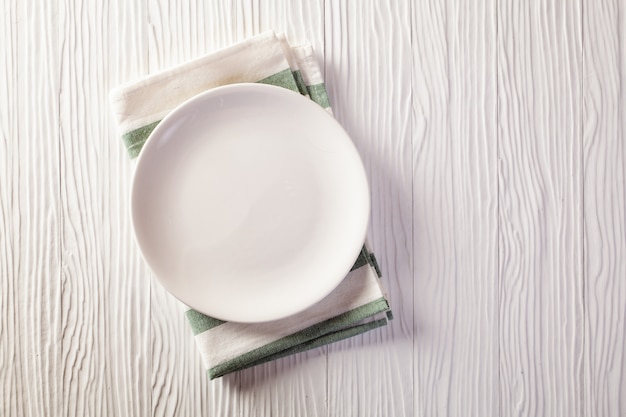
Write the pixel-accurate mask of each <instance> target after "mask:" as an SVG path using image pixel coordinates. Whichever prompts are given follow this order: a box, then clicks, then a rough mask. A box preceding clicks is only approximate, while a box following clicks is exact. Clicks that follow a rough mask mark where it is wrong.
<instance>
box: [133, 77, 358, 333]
mask: <svg viewBox="0 0 626 417" xmlns="http://www.w3.org/2000/svg"><path fill="white" fill-rule="evenodd" d="M131 206H132V220H133V227H134V230H135V234H136V237H137V242H138V244H139V247H140V248H141V252H142V254H143V256H144V259H145V261H146V262H147V264H148V265H149V266H150V268H151V269H152V271H153V272H154V274H155V275H156V277H157V278H158V280H159V281H160V282H161V283H162V284H163V286H164V287H165V288H166V289H167V290H168V291H169V292H170V293H172V294H173V295H174V296H175V297H177V298H178V299H180V300H181V301H182V302H184V303H185V304H187V305H189V306H190V307H192V308H194V309H196V310H198V311H200V312H203V313H205V314H208V315H210V316H213V317H216V318H219V319H222V320H227V321H239V322H259V321H268V320H275V319H279V318H283V317H285V316H288V315H291V314H294V313H297V312H299V311H301V310H303V309H306V308H307V307H309V306H311V305H313V304H314V303H316V302H318V301H319V300H321V299H322V298H323V297H324V296H326V295H327V294H329V293H330V292H331V291H332V290H333V289H334V288H335V287H336V286H337V285H338V284H339V283H340V282H341V280H342V279H343V278H344V276H345V275H346V274H347V273H348V272H349V270H350V268H351V266H352V265H353V263H354V261H355V260H356V258H357V257H358V254H359V251H360V249H361V246H362V245H363V242H364V239H365V233H366V228H367V222H368V216H369V192H368V185H367V180H366V176H365V171H364V169H363V164H362V162H361V160H360V158H359V155H358V153H357V151H356V149H355V147H354V145H353V144H352V141H351V140H350V138H349V137H348V135H347V134H346V132H345V131H344V130H343V129H342V128H341V126H340V125H339V124H338V123H337V122H336V121H335V119H334V118H333V117H331V116H330V115H329V114H328V113H327V112H326V111H324V110H323V109H322V108H321V107H320V106H318V105H317V104H315V103H314V102H312V101H311V100H309V99H307V98H305V97H303V96H301V95H299V94H297V93H294V92H292V91H289V90H287V89H284V88H280V87H273V86H268V85H261V84H236V85H231V86H225V87H220V88H216V89H213V90H209V91H207V92H205V93H203V94H200V95H198V96H196V97H194V98H192V99H190V100H189V101H187V102H185V103H184V104H182V105H181V106H179V107H178V108H177V109H176V110H174V111H173V112H172V113H170V114H169V115H168V116H167V117H166V118H165V119H163V121H162V122H161V123H159V125H158V126H157V127H156V129H155V130H154V131H153V132H152V134H151V135H150V137H149V139H148V141H147V142H146V144H145V145H144V147H143V149H142V151H141V154H140V155H139V158H138V161H137V167H136V171H135V175H134V180H133V187H132V196H131Z"/></svg>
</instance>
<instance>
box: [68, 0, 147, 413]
mask: <svg viewBox="0 0 626 417" xmlns="http://www.w3.org/2000/svg"><path fill="white" fill-rule="evenodd" d="M57 6H58V10H57V13H58V16H59V33H58V37H59V43H60V53H61V68H62V69H63V71H62V77H61V86H60V89H59V94H60V95H59V96H57V100H59V103H60V112H61V119H60V127H61V144H62V146H61V154H60V162H58V161H57V163H60V167H61V187H60V193H61V200H62V215H63V227H62V229H61V239H62V242H61V243H62V262H63V273H62V279H63V283H62V285H63V290H62V291H63V292H62V299H61V302H60V303H59V304H57V305H56V308H58V309H59V310H60V311H61V312H62V322H63V334H62V340H61V343H62V360H61V361H60V363H59V364H58V365H57V366H58V368H59V371H60V372H61V377H62V384H63V387H62V390H60V391H59V393H58V394H59V395H60V396H61V398H62V401H63V405H62V408H63V414H65V415H98V416H100V415H102V416H109V415H120V416H130V415H148V414H149V412H150V396H149V394H150V386H149V369H150V362H149V359H148V358H149V357H150V354H149V353H150V345H149V329H150V326H149V313H150V309H149V302H150V285H149V280H148V271H147V268H146V267H145V266H144V265H143V262H141V259H140V256H139V253H138V251H137V248H136V246H135V243H134V239H133V237H132V231H131V225H130V216H129V215H128V212H129V211H128V210H129V208H128V207H129V199H128V197H129V186H130V178H131V168H132V165H131V164H130V163H129V160H128V157H127V155H126V152H125V150H124V147H123V145H122V144H121V143H120V139H119V137H118V135H117V130H116V126H115V122H114V120H113V117H112V112H111V108H110V105H109V102H108V93H109V91H110V90H111V89H112V88H114V87H116V86H117V85H118V84H119V83H121V82H123V81H126V80H127V79H128V77H136V76H139V75H141V74H142V73H144V72H145V70H146V68H147V61H146V58H147V49H146V48H147V45H146V26H145V21H146V10H145V8H144V7H143V6H142V5H141V4H138V3H133V2H123V1H116V0H111V1H105V2H89V3H83V2H81V1H70V2H65V3H59V4H58V5H57Z"/></svg>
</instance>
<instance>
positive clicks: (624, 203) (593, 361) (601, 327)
mask: <svg viewBox="0 0 626 417" xmlns="http://www.w3.org/2000/svg"><path fill="white" fill-rule="evenodd" d="M583 11H584V13H583V43H584V61H583V80H584V83H583V106H584V109H583V117H582V123H583V155H584V156H583V159H584V182H583V190H584V205H583V210H584V257H583V265H584V273H585V287H584V289H585V292H584V293H585V365H584V387H585V392H584V403H585V408H584V414H585V415H587V416H626V218H625V215H624V213H625V208H626V190H625V186H626V185H625V182H624V180H625V178H626V146H625V143H624V141H625V140H626V97H625V87H624V80H626V44H625V43H624V40H625V39H626V4H625V2H623V1H597V2H588V3H586V4H585V6H584V10H583Z"/></svg>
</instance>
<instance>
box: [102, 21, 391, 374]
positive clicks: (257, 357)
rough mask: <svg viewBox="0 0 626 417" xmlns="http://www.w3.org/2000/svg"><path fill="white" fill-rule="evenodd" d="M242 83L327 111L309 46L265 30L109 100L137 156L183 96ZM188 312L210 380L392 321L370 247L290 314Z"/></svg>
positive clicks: (118, 92)
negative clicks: (225, 317) (261, 319)
mask: <svg viewBox="0 0 626 417" xmlns="http://www.w3.org/2000/svg"><path fill="white" fill-rule="evenodd" d="M240 82H260V83H266V84H272V85H276V86H281V87H284V88H288V89H291V90H294V91H297V92H299V93H300V94H302V95H305V96H308V97H310V98H311V100H313V101H315V102H316V103H318V104H319V105H320V106H322V107H324V108H325V109H326V110H327V111H328V112H331V113H332V111H331V109H330V105H329V102H328V96H327V94H326V88H325V86H324V80H323V78H322V73H321V71H320V69H319V66H318V64H317V61H316V59H315V56H314V54H313V48H312V47H311V46H310V45H304V46H300V47H295V48H292V47H291V46H290V45H289V44H288V43H287V42H286V40H285V39H284V37H283V36H278V35H276V34H275V33H274V32H268V33H264V34H261V35H258V36H255V37H253V38H250V39H248V40H246V41H243V42H240V43H237V44H235V45H233V46H230V47H228V48H225V49H222V50H220V51H217V52H214V53H212V54H209V55H207V56H204V57H201V58H198V59H195V60H193V61H190V62H187V63H185V64H183V65H181V66H178V67H175V68H172V69H169V70H166V71H163V72H160V73H158V74H154V75H150V76H148V77H146V78H144V79H143V80H140V81H137V82H133V83H131V84H128V85H125V86H122V87H120V88H118V89H116V90H114V91H113V92H112V93H111V102H112V106H113V109H114V112H115V115H116V116H117V119H118V123H119V130H120V132H121V134H122V141H123V143H124V145H125V146H126V149H127V150H128V153H129V155H130V157H131V158H135V157H136V156H137V155H139V152H140V151H141V147H142V146H143V144H144V143H145V141H146V140H147V138H148V136H149V135H150V132H152V130H153V129H154V127H155V126H156V125H157V124H158V123H159V121H160V120H162V119H163V117H165V115H167V114H168V113H169V112H170V111H172V110H173V109H174V108H175V107H177V106H178V105H179V104H181V103H182V102H183V101H185V100H187V99H189V98H191V97H193V96H195V95H197V94H199V93H201V92H203V91H206V90H208V89H210V88H213V87H217V86H221V85H225V84H232V83H240ZM185 310H186V312H185V314H186V316H187V319H188V321H189V324H190V326H191V329H192V331H193V333H194V336H195V339H196V343H197V345H198V348H199V351H200V354H201V356H202V360H203V363H204V365H205V367H206V369H207V371H208V374H209V377H210V378H211V379H213V378H217V377H219V376H222V375H224V374H227V373H230V372H234V371H237V370H240V369H244V368H247V367H250V366H254V365H257V364H260V363H263V362H267V361H270V360H273V359H276V358H279V357H282V356H286V355H290V354H293V353H296V352H301V351H304V350H307V349H312V348H315V347H319V346H323V345H325V344H328V343H332V342H335V341H338V340H341V339H345V338H348V337H352V336H355V335H357V334H361V333H363V332H366V331H368V330H371V329H374V328H376V327H380V326H382V325H385V324H386V323H387V320H388V319H391V311H390V309H389V303H388V301H387V298H386V296H385V293H384V290H383V287H382V285H381V281H380V270H379V268H378V265H377V263H376V259H375V257H374V255H373V254H372V253H371V252H370V251H369V249H368V247H367V245H364V246H363V249H362V251H361V254H360V256H359V258H358V259H357V260H356V263H355V264H354V267H353V268H352V270H351V271H350V272H349V273H348V275H347V276H346V277H345V279H344V280H343V281H342V282H341V283H340V284H339V286H338V287H337V288H336V289H335V290H334V291H333V292H332V293H331V294H330V295H328V296H327V297H326V298H325V299H323V300H322V301H320V302H319V303H317V304H316V305H314V306H313V307H310V308H309V309H307V310H305V311H303V312H301V313H298V314H296V315H293V316H291V317H287V318H284V319H281V320H276V321H271V322H265V323H254V324H248V323H234V322H224V321H221V320H218V319H215V318H212V317H209V316H206V315H204V314H202V313H200V312H198V311H195V310H192V309H190V308H188V307H185Z"/></svg>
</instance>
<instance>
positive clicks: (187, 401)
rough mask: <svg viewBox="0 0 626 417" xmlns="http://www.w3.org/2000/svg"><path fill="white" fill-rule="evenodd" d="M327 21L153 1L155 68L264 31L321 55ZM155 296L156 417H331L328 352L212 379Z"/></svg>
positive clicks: (265, 10) (309, 11) (271, 10)
mask: <svg viewBox="0 0 626 417" xmlns="http://www.w3.org/2000/svg"><path fill="white" fill-rule="evenodd" d="M323 16H324V13H323V3H322V2H321V1H312V2H302V3H297V2H290V1H288V0H284V1H274V2H271V3H270V2H263V1H236V2H225V1H218V2H210V3H207V4H204V2H190V3H184V4H173V3H171V2H168V1H158V2H151V3H150V5H149V21H150V32H149V39H150V41H149V45H150V46H149V61H150V71H151V72H153V71H157V70H160V69H163V68H166V67H169V66H172V65H176V64H179V63H181V62H184V61H186V60H189V59H191V58H195V57H197V56H199V55H202V54H205V53H208V52H211V51H213V50H216V49H218V48H221V47H225V46H228V45H230V44H232V43H234V42H237V41H240V40H243V39H246V38H248V37H250V36H253V35H255V34H258V33H261V32H263V31H267V30H276V31H277V32H284V33H285V34H286V35H287V37H288V39H289V40H290V41H291V42H292V43H294V44H298V43H301V42H303V41H310V42H311V43H312V44H313V46H314V48H315V49H316V51H317V54H318V55H319V56H320V57H323V53H324V48H323V46H324V42H323V39H324V37H323V27H324V26H323V25H324V21H323ZM151 293H152V296H151V310H152V313H151V328H152V336H151V341H152V342H151V343H152V405H153V406H152V411H153V415H154V416H169V415H174V414H175V415H178V416H196V415H216V416H217V415H233V416H257V415H272V416H294V415H297V416H324V415H326V365H327V364H326V348H322V349H316V350H314V351H312V352H308V353H303V354H299V355H295V356H292V357H289V358H285V359H281V360H278V361H276V362H273V363H270V364H265V365H260V366H257V367H255V368H253V369H250V370H246V371H242V372H239V373H236V374H234V375H227V376H225V377H224V378H221V379H218V380H216V381H212V382H209V381H208V378H207V376H206V373H205V372H204V369H203V367H202V364H201V362H200V357H199V354H198V353H197V351H196V349H195V342H194V340H193V338H192V333H191V331H190V329H189V328H188V326H187V324H186V321H185V318H184V316H183V314H182V309H181V307H180V305H179V304H178V303H177V302H176V301H174V300H173V299H172V297H171V296H170V295H169V294H167V293H166V292H165V291H164V290H163V289H162V288H161V286H160V285H158V284H156V283H153V285H152V290H151ZM181 358H182V360H181Z"/></svg>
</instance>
